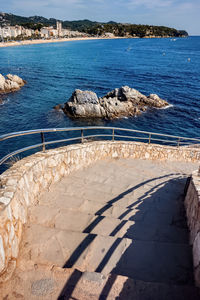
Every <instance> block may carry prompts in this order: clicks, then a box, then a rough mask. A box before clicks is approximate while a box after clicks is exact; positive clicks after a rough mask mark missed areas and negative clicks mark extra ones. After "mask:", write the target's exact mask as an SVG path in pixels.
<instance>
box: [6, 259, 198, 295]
mask: <svg viewBox="0 0 200 300" xmlns="http://www.w3.org/2000/svg"><path fill="white" fill-rule="evenodd" d="M25 265H26V267H25ZM16 274H17V278H16V277H15V276H13V277H12V278H11V279H10V280H9V281H7V282H6V283H4V284H3V285H2V284H0V294H1V297H2V299H30V300H32V299H33V300H34V299H37V300H40V299H41V300H51V299H52V300H53V299H58V300H61V299H62V300H63V299H71V300H72V299H77V300H88V299H92V300H97V299H107V300H113V299H119V300H120V299H121V300H124V299H126V300H133V299H134V300H147V299H148V300H168V299H170V300H183V299H187V300H199V299H200V293H199V289H198V288H196V287H194V286H178V285H168V284H164V283H157V282H144V281H140V280H134V279H131V278H128V277H126V276H120V275H116V274H108V275H106V276H105V275H103V274H100V273H97V272H81V271H79V270H77V269H63V268H60V267H55V266H51V265H40V264H37V265H33V264H29V262H28V261H26V262H23V261H21V262H20V264H19V265H18V267H17V269H16Z"/></svg>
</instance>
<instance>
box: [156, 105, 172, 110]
mask: <svg viewBox="0 0 200 300" xmlns="http://www.w3.org/2000/svg"><path fill="white" fill-rule="evenodd" d="M173 106H174V105H173V104H169V105H167V106H164V107H161V108H159V109H168V108H170V107H173Z"/></svg>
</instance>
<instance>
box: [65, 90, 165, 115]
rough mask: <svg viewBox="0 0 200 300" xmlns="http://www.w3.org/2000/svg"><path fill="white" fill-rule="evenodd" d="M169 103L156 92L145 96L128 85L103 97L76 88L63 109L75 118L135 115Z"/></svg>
mask: <svg viewBox="0 0 200 300" xmlns="http://www.w3.org/2000/svg"><path fill="white" fill-rule="evenodd" d="M167 105H168V103H167V102H166V101H165V100H163V99H161V98H159V97H158V95H156V94H151V95H150V96H148V97H147V96H145V95H143V94H141V93H140V92H139V91H137V90H135V89H132V88H130V87H128V86H123V87H121V88H117V89H114V90H113V91H111V92H109V93H108V94H107V95H105V96H104V97H102V98H98V97H97V95H96V94H95V93H94V92H91V91H81V90H75V91H74V92H73V94H72V96H71V97H70V99H69V101H68V102H66V103H65V105H64V108H63V111H64V112H65V113H66V114H67V115H69V116H71V117H75V118H107V119H113V118H117V117H123V116H134V115H138V114H140V113H141V112H143V111H145V110H146V109H147V107H156V108H162V107H165V106H167Z"/></svg>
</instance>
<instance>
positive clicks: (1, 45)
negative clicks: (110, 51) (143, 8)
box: [0, 37, 123, 48]
mask: <svg viewBox="0 0 200 300" xmlns="http://www.w3.org/2000/svg"><path fill="white" fill-rule="evenodd" d="M110 39H123V37H112V38H108V37H86V38H83V37H79V38H62V39H51V40H42V39H38V40H26V41H18V42H17V41H16V42H6V43H3V42H1V43H0V48H2V47H13V46H22V45H35V44H48V43H59V42H70V41H87V40H110Z"/></svg>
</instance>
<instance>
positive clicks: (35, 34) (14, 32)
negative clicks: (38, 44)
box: [0, 21, 88, 42]
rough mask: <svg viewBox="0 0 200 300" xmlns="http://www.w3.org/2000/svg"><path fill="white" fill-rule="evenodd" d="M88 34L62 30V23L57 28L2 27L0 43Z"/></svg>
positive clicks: (57, 24) (0, 29)
mask: <svg viewBox="0 0 200 300" xmlns="http://www.w3.org/2000/svg"><path fill="white" fill-rule="evenodd" d="M87 36H88V34H86V33H82V32H79V31H73V30H69V29H64V28H62V23H61V22H59V21H57V23H56V28H54V27H53V26H47V27H41V28H40V29H35V30H34V29H29V28H25V27H23V26H21V25H15V26H5V27H0V41H2V42H4V41H9V40H24V39H40V38H43V39H52V38H73V37H87Z"/></svg>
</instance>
